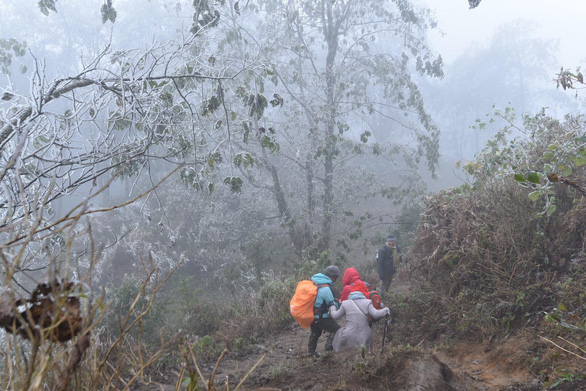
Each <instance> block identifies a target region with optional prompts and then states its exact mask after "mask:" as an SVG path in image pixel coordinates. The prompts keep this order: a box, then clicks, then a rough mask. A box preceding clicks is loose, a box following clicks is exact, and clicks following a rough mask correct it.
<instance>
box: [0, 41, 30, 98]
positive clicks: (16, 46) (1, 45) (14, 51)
mask: <svg viewBox="0 0 586 391" xmlns="http://www.w3.org/2000/svg"><path fill="white" fill-rule="evenodd" d="M25 53H26V42H21V41H17V40H16V39H14V38H11V39H4V38H0V72H1V73H5V74H7V75H10V69H9V68H10V65H11V64H12V56H16V57H22V56H24V55H25ZM26 71H27V69H26V67H25V66H22V67H21V72H22V73H25V72H26ZM10 98H11V97H10V96H9V95H6V94H5V95H4V96H3V97H2V99H3V100H8V99H10Z"/></svg>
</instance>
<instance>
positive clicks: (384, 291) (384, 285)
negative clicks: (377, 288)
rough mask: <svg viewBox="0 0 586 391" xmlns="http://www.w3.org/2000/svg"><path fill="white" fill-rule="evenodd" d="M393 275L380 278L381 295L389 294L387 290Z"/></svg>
mask: <svg viewBox="0 0 586 391" xmlns="http://www.w3.org/2000/svg"><path fill="white" fill-rule="evenodd" d="M394 274H395V273H394V272H393V273H391V274H386V275H384V276H383V278H381V291H382V292H381V293H382V294H383V295H385V296H386V295H387V293H388V292H389V288H390V286H391V280H392V279H393V275H394Z"/></svg>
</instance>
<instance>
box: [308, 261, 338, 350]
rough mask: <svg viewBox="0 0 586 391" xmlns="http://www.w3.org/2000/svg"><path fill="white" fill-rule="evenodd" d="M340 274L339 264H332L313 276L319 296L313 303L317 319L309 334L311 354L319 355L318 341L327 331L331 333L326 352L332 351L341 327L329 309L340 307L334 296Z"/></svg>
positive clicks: (327, 340)
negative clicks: (335, 284) (331, 315)
mask: <svg viewBox="0 0 586 391" xmlns="http://www.w3.org/2000/svg"><path fill="white" fill-rule="evenodd" d="M339 276H340V269H338V267H337V266H334V265H330V266H328V267H326V269H325V270H324V272H323V273H318V274H315V275H314V276H313V277H311V281H313V282H314V283H315V284H316V285H317V286H318V290H317V296H316V297H315V303H314V305H313V313H314V318H315V320H314V321H313V323H312V324H311V326H310V328H311V334H310V336H309V343H308V345H307V350H308V353H309V355H310V356H315V357H319V356H320V354H319V353H318V352H317V351H316V349H317V341H318V340H319V337H320V336H321V334H322V332H324V331H327V332H328V333H330V335H328V338H327V339H326V346H325V351H326V353H328V352H331V351H332V350H333V348H332V342H333V340H334V335H335V334H336V331H338V329H339V328H340V325H339V324H338V323H337V322H336V321H335V320H334V319H332V318H331V317H330V314H329V312H328V309H329V308H330V307H333V308H338V306H339V304H338V302H337V301H336V299H335V297H334V292H333V290H332V285H333V284H334V282H336V280H337V279H338V277H339Z"/></svg>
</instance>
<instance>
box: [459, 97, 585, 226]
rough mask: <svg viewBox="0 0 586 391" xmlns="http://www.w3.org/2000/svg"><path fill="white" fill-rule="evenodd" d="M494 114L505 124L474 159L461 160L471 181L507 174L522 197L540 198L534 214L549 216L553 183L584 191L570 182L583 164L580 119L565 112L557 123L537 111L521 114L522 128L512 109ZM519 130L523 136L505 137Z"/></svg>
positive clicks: (554, 201) (553, 199)
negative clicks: (530, 114)
mask: <svg viewBox="0 0 586 391" xmlns="http://www.w3.org/2000/svg"><path fill="white" fill-rule="evenodd" d="M494 115H495V117H499V118H501V119H504V120H505V121H506V122H507V125H506V126H505V127H504V128H503V129H502V130H501V131H500V132H499V133H497V135H496V136H495V137H494V138H493V139H492V140H491V141H490V142H489V143H488V145H487V147H486V148H485V149H484V151H483V152H482V153H481V154H479V155H478V156H477V159H476V161H474V162H469V163H467V164H466V165H465V166H464V168H465V170H466V171H467V172H468V173H469V174H471V175H473V176H474V177H475V178H476V180H477V181H479V182H484V181H491V180H494V179H495V178H506V177H512V178H513V179H514V180H515V181H516V182H517V183H518V184H519V185H520V186H522V187H524V188H525V189H527V190H528V193H527V196H528V198H529V199H530V200H531V201H533V202H537V201H541V202H542V204H541V205H542V210H541V211H540V212H539V213H537V214H536V216H537V217H549V216H552V215H553V214H554V213H555V212H556V210H557V201H558V200H557V199H556V195H555V193H556V186H559V185H560V184H563V185H566V186H569V187H572V188H574V189H576V190H578V191H579V192H581V193H582V194H586V188H585V187H584V184H583V183H582V184H581V183H579V182H576V180H575V179H576V175H577V174H578V175H579V172H580V170H581V168H582V167H583V166H584V165H586V133H585V123H584V120H583V118H582V117H572V116H567V117H566V118H565V120H564V121H559V120H557V119H554V118H552V117H549V116H547V115H546V113H545V110H542V111H541V112H540V113H538V114H537V115H535V116H529V115H526V116H524V118H523V125H522V126H523V127H522V128H519V127H517V126H516V125H515V124H514V122H513V121H514V112H513V111H512V110H511V109H509V108H507V110H505V113H501V112H499V111H498V110H497V111H496V112H495V114H494ZM513 129H516V130H517V131H520V132H522V133H523V134H524V135H525V137H524V138H511V137H510V135H511V133H512V130H513Z"/></svg>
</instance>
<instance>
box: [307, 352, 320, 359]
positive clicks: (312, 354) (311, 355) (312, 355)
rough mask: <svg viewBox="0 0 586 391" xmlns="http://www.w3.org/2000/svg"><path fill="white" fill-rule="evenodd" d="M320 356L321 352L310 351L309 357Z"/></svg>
mask: <svg viewBox="0 0 586 391" xmlns="http://www.w3.org/2000/svg"><path fill="white" fill-rule="evenodd" d="M320 356H321V354H319V353H318V352H310V353H309V357H316V358H317V357H320Z"/></svg>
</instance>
